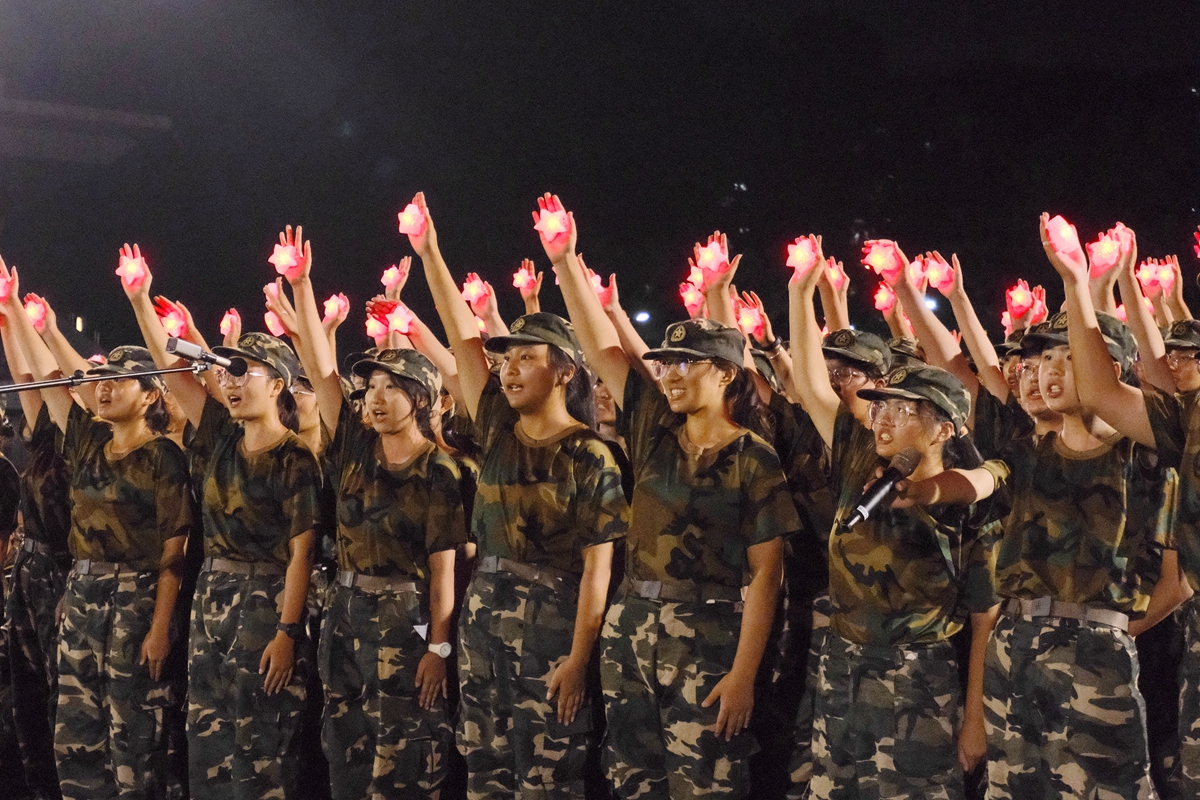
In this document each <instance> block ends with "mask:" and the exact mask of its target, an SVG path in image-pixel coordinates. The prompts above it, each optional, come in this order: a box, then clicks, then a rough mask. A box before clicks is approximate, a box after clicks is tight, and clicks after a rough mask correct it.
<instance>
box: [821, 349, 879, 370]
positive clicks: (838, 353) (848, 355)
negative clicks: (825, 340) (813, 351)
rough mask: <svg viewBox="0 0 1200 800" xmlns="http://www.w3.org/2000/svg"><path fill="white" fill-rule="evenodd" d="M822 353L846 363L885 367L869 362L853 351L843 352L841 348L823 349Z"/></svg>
mask: <svg viewBox="0 0 1200 800" xmlns="http://www.w3.org/2000/svg"><path fill="white" fill-rule="evenodd" d="M821 353H822V354H824V355H827V356H833V357H834V358H840V359H843V360H845V361H853V362H854V363H855V364H865V365H866V366H868V367H882V366H883V365H882V364H880V363H878V362H875V361H867V360H866V359H864V358H863V357H862V356H861V355H859V354H858V353H855V352H854V351H853V350H843V349H842V348H840V347H822V348H821Z"/></svg>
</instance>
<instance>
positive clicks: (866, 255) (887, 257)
mask: <svg viewBox="0 0 1200 800" xmlns="http://www.w3.org/2000/svg"><path fill="white" fill-rule="evenodd" d="M862 263H863V264H864V265H865V266H867V267H870V268H871V269H873V270H875V273H876V274H877V275H882V276H883V278H884V280H886V281H887V282H888V283H895V281H896V278H898V277H900V270H902V269H904V262H903V261H901V260H900V253H898V252H897V251H896V244H895V242H890V241H888V240H886V239H872V240H870V241H868V242H866V243H865V244H864V245H863V256H862Z"/></svg>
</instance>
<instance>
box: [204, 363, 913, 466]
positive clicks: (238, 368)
mask: <svg viewBox="0 0 1200 800" xmlns="http://www.w3.org/2000/svg"><path fill="white" fill-rule="evenodd" d="M247 369H249V365H248V364H246V359H244V358H231V359H229V366H228V367H226V368H225V371H226V372H228V373H229V374H230V375H232V376H233V377H235V378H240V377H242V376H243V375H245V374H246V370H247ZM913 452H916V451H915V450H914V451H913ZM897 458H899V456H897ZM918 460H920V459H918ZM916 468H917V467H916V465H915V464H914V465H913V469H916ZM908 472H909V473H911V472H912V470H909V471H908ZM905 474H906V475H907V474H908V473H905Z"/></svg>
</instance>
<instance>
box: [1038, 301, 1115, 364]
mask: <svg viewBox="0 0 1200 800" xmlns="http://www.w3.org/2000/svg"><path fill="white" fill-rule="evenodd" d="M1096 321H1097V322H1098V323H1099V324H1100V335H1101V336H1103V337H1104V344H1105V346H1106V347H1107V348H1108V354H1109V355H1110V356H1112V357H1113V360H1114V361H1116V362H1117V363H1118V364H1120V365H1121V371H1122V372H1125V371H1127V370H1128V369H1129V368H1130V367H1131V366H1133V359H1134V358H1135V357H1137V343H1136V342H1134V340H1133V334H1132V333H1131V332H1130V330H1129V326H1128V325H1126V324H1125V323H1124V322H1121V320H1119V319H1117V318H1116V317H1114V316H1112V315H1111V314H1100V313H1098V314H1096ZM1043 326H1044V327H1043ZM1068 342H1069V339H1068V337H1067V312H1065V311H1060V312H1058V313H1057V314H1055V315H1054V316H1053V317H1051V318H1050V319H1048V320H1047V321H1046V322H1045V323H1043V324H1042V325H1038V326H1037V327H1036V329H1030V330H1029V331H1027V332H1026V334H1025V338H1024V340H1023V341H1022V348H1021V352H1022V354H1026V353H1033V352H1039V351H1041V350H1045V349H1046V348H1048V347H1057V346H1059V345H1064V344H1068Z"/></svg>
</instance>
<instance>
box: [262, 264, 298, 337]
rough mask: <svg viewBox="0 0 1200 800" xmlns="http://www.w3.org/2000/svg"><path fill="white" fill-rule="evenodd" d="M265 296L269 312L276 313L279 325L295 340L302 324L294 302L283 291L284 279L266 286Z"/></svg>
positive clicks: (278, 279) (277, 279)
mask: <svg viewBox="0 0 1200 800" xmlns="http://www.w3.org/2000/svg"><path fill="white" fill-rule="evenodd" d="M263 295H264V296H265V297H266V301H267V310H268V311H271V312H274V314H275V316H276V317H277V318H278V319H279V324H280V325H282V326H283V332H284V333H286V334H287V335H288V336H289V337H291V338H292V339H295V338H296V332H297V331H299V330H300V322H299V320H297V319H296V309H295V307H294V306H292V301H291V300H289V299H288V296H287V294H286V293H285V292H284V291H283V278H276V279H275V282H274V283H268V284H267V285H266V286H264V287H263Z"/></svg>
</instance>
